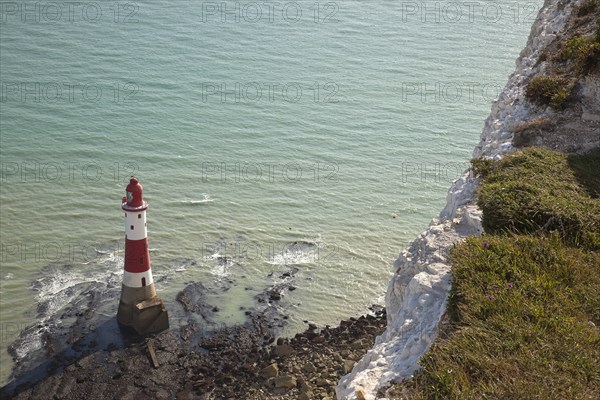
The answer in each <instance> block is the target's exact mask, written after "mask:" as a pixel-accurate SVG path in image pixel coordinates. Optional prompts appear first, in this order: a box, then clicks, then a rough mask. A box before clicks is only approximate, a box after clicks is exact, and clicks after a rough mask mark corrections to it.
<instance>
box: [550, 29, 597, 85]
mask: <svg viewBox="0 0 600 400" xmlns="http://www.w3.org/2000/svg"><path fill="white" fill-rule="evenodd" d="M558 59H559V60H561V61H568V60H573V61H574V68H575V69H576V70H577V71H578V72H580V73H581V74H584V75H585V74H587V73H589V72H591V71H593V70H595V69H597V68H598V67H599V66H600V34H598V33H597V34H596V35H594V36H576V37H574V38H572V39H569V40H567V41H566V42H565V43H564V45H563V48H562V51H561V52H560V54H559V56H558Z"/></svg>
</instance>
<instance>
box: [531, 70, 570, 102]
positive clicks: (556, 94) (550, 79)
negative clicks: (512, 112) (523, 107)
mask: <svg viewBox="0 0 600 400" xmlns="http://www.w3.org/2000/svg"><path fill="white" fill-rule="evenodd" d="M572 89H573V82H572V81H571V80H569V79H567V78H565V77H563V76H558V75H556V76H541V75H540V76H535V77H533V78H532V79H531V80H530V81H529V83H528V84H527V89H526V91H525V97H526V98H527V99H528V100H529V101H532V102H534V103H537V104H541V105H546V106H551V107H552V108H556V109H564V108H566V106H567V103H568V101H569V99H570V97H571V90H572Z"/></svg>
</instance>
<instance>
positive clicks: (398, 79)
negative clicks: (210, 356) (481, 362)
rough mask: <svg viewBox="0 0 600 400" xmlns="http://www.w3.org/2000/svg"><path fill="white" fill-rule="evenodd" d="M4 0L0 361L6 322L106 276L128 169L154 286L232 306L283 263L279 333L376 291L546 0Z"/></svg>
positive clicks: (0, 361) (226, 313) (115, 264)
mask: <svg viewBox="0 0 600 400" xmlns="http://www.w3.org/2000/svg"><path fill="white" fill-rule="evenodd" d="M0 4H1V7H2V8H1V12H2V15H1V20H0V23H1V25H0V83H1V90H2V91H1V93H0V96H1V102H0V107H1V109H0V117H1V119H0V134H1V136H0V146H1V147H0V157H1V173H2V175H1V186H0V188H1V193H0V217H1V218H0V235H1V238H0V241H1V249H0V250H1V255H0V257H1V260H0V261H1V271H0V296H1V298H0V299H1V302H0V328H1V330H0V335H1V344H0V345H1V346H0V347H1V348H0V365H1V374H0V380H1V381H2V382H6V379H7V377H8V375H9V373H10V370H11V366H12V363H11V356H10V355H9V354H8V353H7V348H8V346H9V345H10V344H11V343H12V342H13V341H14V340H15V338H16V337H17V336H18V334H19V332H20V331H21V329H22V328H24V327H26V326H29V325H32V324H40V323H42V324H43V322H44V321H45V320H46V318H48V317H49V316H51V315H52V314H53V313H57V312H60V310H61V309H64V307H67V306H68V305H69V303H70V302H73V301H75V300H76V298H77V297H78V296H81V295H82V293H80V292H78V291H77V290H76V289H75V288H76V287H77V285H78V284H80V283H82V282H109V281H117V282H118V281H119V279H120V274H121V271H122V268H123V267H122V259H121V257H122V247H123V243H122V241H123V236H124V235H123V215H122V212H121V210H120V201H121V197H122V196H123V195H124V188H125V185H126V182H127V181H128V179H129V177H130V176H131V175H135V176H137V177H138V178H139V179H140V181H141V183H142V184H143V185H144V194H145V197H146V199H147V200H148V201H149V203H150V209H149V211H148V229H149V242H150V247H151V259H152V268H153V272H154V274H155V277H160V278H161V279H160V280H158V282H157V289H158V290H159V292H160V294H161V296H162V297H163V299H164V300H165V301H166V303H167V305H173V304H174V303H175V295H176V293H177V292H179V291H180V290H181V289H182V288H183V287H184V286H185V284H186V283H188V282H192V281H200V282H203V283H204V284H205V285H206V286H214V287H218V286H219V285H220V284H221V283H222V282H223V281H224V280H225V281H227V280H229V281H234V282H235V283H234V284H232V285H231V286H230V287H229V289H228V290H227V291H226V292H223V293H222V294H220V295H219V296H218V297H217V298H216V299H212V301H213V302H215V303H217V304H219V309H220V311H219V313H218V318H219V320H220V321H222V322H224V323H228V324H229V323H236V322H239V321H241V320H243V317H244V313H243V310H242V309H240V307H242V306H244V305H247V304H250V303H251V302H252V301H253V300H252V297H253V296H254V295H255V294H256V293H257V292H259V291H260V290H262V289H264V288H265V287H267V286H269V285H271V284H273V283H277V276H278V274H280V273H281V272H283V271H286V270H287V269H289V268H293V267H295V268H298V272H297V274H296V277H295V282H294V285H295V286H296V287H297V290H295V291H294V292H289V293H287V294H286V296H285V299H284V300H285V301H286V302H287V303H286V304H288V306H289V311H288V312H289V313H290V320H289V328H288V329H289V332H290V333H293V332H294V331H295V330H299V329H301V327H302V326H303V322H302V321H303V320H312V321H315V322H316V323H319V324H335V323H336V322H337V321H339V320H340V319H341V318H344V317H347V316H349V315H355V314H358V313H361V312H364V311H365V310H366V307H367V306H368V305H370V304H373V303H383V296H384V294H385V290H386V287H387V282H388V280H389V277H390V276H391V273H392V263H393V261H394V260H395V259H396V258H397V256H398V254H399V252H400V251H401V250H402V249H403V248H404V247H405V246H406V245H407V244H408V243H409V242H410V240H411V239H412V238H414V237H415V235H417V234H418V233H419V232H421V231H422V230H424V228H425V227H426V226H427V224H428V222H429V221H430V220H431V218H432V217H433V216H435V215H437V213H438V212H439V210H441V209H442V207H443V205H444V203H445V195H446V191H447V188H448V187H449V185H450V184H451V182H452V181H453V180H454V179H456V178H458V177H459V176H460V174H461V172H462V170H464V169H465V168H466V167H467V166H468V161H469V158H470V155H471V151H472V149H473V147H474V146H475V144H476V143H477V142H478V138H479V135H480V133H481V129H482V127H483V121H484V119H485V118H486V116H487V115H488V114H489V109H490V104H491V102H492V101H493V99H494V98H495V97H496V96H497V95H498V94H499V92H500V91H501V89H502V87H503V86H504V84H505V82H506V79H507V76H508V75H509V74H510V73H511V72H512V70H513V69H514V60H515V59H516V57H517V56H518V53H519V51H520V50H521V49H522V48H523V46H524V45H525V42H526V38H527V35H528V33H529V29H530V27H531V24H532V23H533V20H534V18H535V15H536V12H537V10H538V9H539V7H540V6H541V4H542V2H541V1H540V0H537V1H533V2H514V1H504V0H499V1H496V2H493V3H491V2H480V3H478V2H464V3H461V2H434V1H427V2H413V1H398V2H384V1H377V2H365V1H339V2H312V1H311V2H305V1H299V2H264V3H263V2H244V1H240V2H231V1H227V2H193V1H169V2H168V1H156V0H154V1H149V2H143V3H141V2H140V3H133V2H82V3H74V2H73V3H71V2H66V3H52V2H33V1H31V2H10V3H8V2H2V3H0ZM223 260H226V262H225V263H223V262H222V261H223ZM65 266H68V268H65ZM271 272H274V275H272V276H269V275H270V273H271ZM42 302H45V303H44V304H45V305H44V307H42V308H40V303H42ZM114 303H115V304H114V308H115V310H116V305H117V299H116V298H115V299H114ZM173 306H174V305H173ZM171 322H172V325H174V326H176V325H177V321H171ZM34 339H35V338H33V339H32V342H35V340H34ZM34 348H35V345H34V344H32V347H31V349H34ZM25 351H27V349H25ZM23 355H25V354H23Z"/></svg>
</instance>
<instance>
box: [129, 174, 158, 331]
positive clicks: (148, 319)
mask: <svg viewBox="0 0 600 400" xmlns="http://www.w3.org/2000/svg"><path fill="white" fill-rule="evenodd" d="M142 189H143V188H142V185H141V184H140V183H139V182H138V180H137V179H136V178H133V177H132V178H131V180H130V181H129V185H127V188H126V189H125V190H126V193H127V196H126V197H123V203H122V206H121V207H122V208H123V211H125V257H124V259H125V271H124V273H123V287H122V289H121V301H120V302H119V310H118V312H117V320H118V321H119V323H120V324H122V325H126V326H131V327H133V328H134V329H135V330H136V331H137V332H138V333H140V334H146V333H154V332H160V331H163V330H165V329H168V328H169V317H168V313H167V309H166V308H165V306H164V304H163V302H162V300H161V299H160V298H159V297H158V296H157V295H156V289H155V287H154V280H153V279H152V269H151V268H150V253H149V251H148V231H147V229H146V210H147V209H148V203H147V202H146V201H144V198H143V197H142Z"/></svg>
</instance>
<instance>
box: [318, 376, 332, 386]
mask: <svg viewBox="0 0 600 400" xmlns="http://www.w3.org/2000/svg"><path fill="white" fill-rule="evenodd" d="M315 383H316V384H317V386H319V387H327V386H331V382H330V381H328V380H327V379H325V378H317V380H316V381H315Z"/></svg>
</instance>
